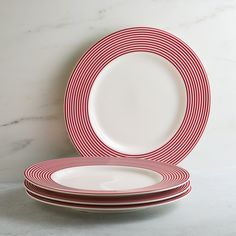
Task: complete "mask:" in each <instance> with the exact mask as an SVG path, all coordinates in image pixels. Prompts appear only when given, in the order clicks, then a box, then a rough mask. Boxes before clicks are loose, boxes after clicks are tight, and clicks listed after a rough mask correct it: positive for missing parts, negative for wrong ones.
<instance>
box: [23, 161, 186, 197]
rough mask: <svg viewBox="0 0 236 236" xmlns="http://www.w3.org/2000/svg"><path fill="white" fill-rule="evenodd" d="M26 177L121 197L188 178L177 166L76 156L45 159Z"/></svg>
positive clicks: (47, 185) (48, 185)
mask: <svg viewBox="0 0 236 236" xmlns="http://www.w3.org/2000/svg"><path fill="white" fill-rule="evenodd" d="M24 175H25V179H26V180H27V181H29V182H30V183H32V184H34V185H36V186H38V187H40V188H43V189H47V190H53V191H57V192H63V193H70V194H77V195H93V196H122V195H137V194H147V193H155V192H161V191H165V190H170V189H174V188H177V187H179V186H181V185H183V184H185V183H187V182H188V181H189V173H188V172H187V171H186V170H184V169H182V168H180V167H177V166H174V165H170V164H165V163H160V162H154V161H150V160H141V159H140V160H139V159H138V160H137V159H134V158H125V159H124V158H112V157H110V158H109V157H98V158H96V157H92V158H89V157H79V158H78V157H75V158H73V157H72V158H63V159H55V160H48V161H43V162H40V163H37V164H34V165H32V166H30V167H29V168H27V169H26V170H25V172H24Z"/></svg>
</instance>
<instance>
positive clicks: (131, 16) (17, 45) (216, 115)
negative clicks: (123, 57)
mask: <svg viewBox="0 0 236 236" xmlns="http://www.w3.org/2000/svg"><path fill="white" fill-rule="evenodd" d="M235 22H236V1H234V0H232V1H231V0H226V1H215V0H207V1H194V0H180V1H174V0H170V1H162V0H140V1H139V0H126V1H124V0H100V1H92V0H87V1H83V0H70V1H55V0H53V1H45V0H44V1H31V0H22V1H13V0H11V1H7V0H5V1H4V0H1V1H0V182H15V181H21V180H22V172H23V170H24V168H25V167H26V166H28V165H30V164H32V163H34V162H37V161H41V160H46V159H51V158H55V157H62V156H65V155H66V156H69V155H72V154H73V153H75V150H74V148H73V146H72V144H71V143H70V141H69V139H68V137H67V134H66V130H65V126H64V121H63V96H64V90H65V86H66V83H67V80H68V77H69V75H70V72H71V70H72V69H73V67H74V65H75V63H76V61H77V60H78V59H79V57H80V56H81V55H82V53H83V52H84V51H85V50H86V49H87V48H88V47H89V46H91V45H92V44H93V43H95V42H96V41H97V40H98V39H100V38H101V37H102V36H104V35H106V34H108V33H111V32H113V31H115V30H118V29H121V28H125V27H131V26H152V27H157V28H161V29H165V30H167V31H170V32H171V33H173V34H175V35H177V36H178V37H180V38H182V39H183V40H184V41H185V42H186V43H188V44H189V45H190V46H191V47H192V48H193V49H194V50H195V52H196V53H197V54H198V55H199V57H200V58H201V60H202V62H203V63H204V65H205V68H206V70H207V72H208V75H209V80H210V85H211V89H212V109H211V116H210V120H209V123H208V126H207V129H206V131H205V133H204V135H203V137H202V139H201V141H200V142H199V144H198V145H197V147H196V148H195V149H194V150H193V152H192V153H191V154H190V155H189V157H188V158H187V159H186V160H185V161H184V162H183V163H182V166H184V167H186V168H188V169H189V170H190V172H191V170H194V169H199V168H203V169H207V168H211V169H215V170H216V171H217V170H219V169H220V168H222V166H225V167H226V168H228V167H230V166H232V165H236V161H235V157H234V156H235V153H234V150H235V143H236V135H235V134H236V109H235V108H234V101H235V98H236V95H235V94H236V93H235V91H236V79H235V66H236V43H235V42H236V30H235V26H234V23H235Z"/></svg>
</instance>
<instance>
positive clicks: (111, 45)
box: [64, 27, 210, 164]
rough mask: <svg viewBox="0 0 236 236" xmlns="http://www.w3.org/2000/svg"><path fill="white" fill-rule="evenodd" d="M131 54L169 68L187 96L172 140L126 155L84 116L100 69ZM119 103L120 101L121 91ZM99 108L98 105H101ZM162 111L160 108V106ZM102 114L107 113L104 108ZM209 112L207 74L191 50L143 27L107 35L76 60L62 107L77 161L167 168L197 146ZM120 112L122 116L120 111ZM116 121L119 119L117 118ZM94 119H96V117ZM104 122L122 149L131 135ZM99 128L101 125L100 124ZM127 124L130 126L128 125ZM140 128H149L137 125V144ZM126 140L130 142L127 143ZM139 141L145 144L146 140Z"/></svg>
mask: <svg viewBox="0 0 236 236" xmlns="http://www.w3.org/2000/svg"><path fill="white" fill-rule="evenodd" d="M132 53H149V54H152V55H156V56H157V57H158V56H159V57H162V58H164V59H165V60H167V61H168V62H170V63H171V64H172V65H173V67H174V68H175V69H176V70H177V72H178V73H179V74H180V77H181V79H182V80H181V81H182V82H183V84H184V85H183V87H184V90H185V95H186V101H185V103H186V106H185V112H184V113H183V119H182V122H181V121H180V124H179V126H178V127H177V128H176V130H175V132H174V133H173V135H171V136H170V137H169V138H168V139H167V140H165V142H164V143H162V144H161V145H156V146H155V145H154V146H152V147H151V148H147V149H145V148H144V149H142V150H147V151H142V150H140V151H139V145H136V146H135V147H134V148H133V149H132V147H133V146H132V145H130V147H128V149H127V151H125V150H126V149H125V148H126V147H125V148H123V147H118V146H117V145H116V144H114V145H113V144H112V143H114V142H115V141H114V139H113V137H111V136H109V132H108V131H109V130H106V129H102V130H99V128H96V129H95V126H94V124H93V122H92V120H91V113H90V112H89V111H90V110H91V109H90V107H89V99H90V98H91V91H92V89H93V88H94V84H95V82H96V80H97V78H98V77H99V76H100V75H101V73H103V71H104V69H105V67H107V66H109V65H110V63H112V62H114V61H115V60H117V59H119V58H121V57H122V56H125V55H128V54H132ZM100 79H101V78H100ZM108 82H109V81H108ZM124 85H125V84H124ZM133 85H134V86H133V87H132V85H131V88H132V89H131V90H132V91H130V94H132V92H135V94H137V91H135V86H136V85H137V84H136V83H133ZM113 86H115V84H113ZM127 86H128V84H127ZM108 87H109V86H108ZM123 87H124V88H125V86H123ZM143 87H145V86H143ZM102 91H105V93H106V92H107V93H109V92H110V91H109V89H108V90H102ZM112 91H115V90H112ZM138 91H142V90H138ZM153 94H155V92H153ZM146 95H147V94H146ZM130 96H131V95H130ZM135 96H136V95H135ZM111 98H112V96H111ZM120 98H121V99H123V93H122V89H121V92H120ZM146 98H147V99H150V98H149V97H148V96H146ZM132 99H133V98H132V96H131V97H130V99H127V100H125V99H124V106H126V103H127V104H129V103H130V102H132V101H131V100H132ZM160 99H162V97H160ZM133 100H134V101H135V102H136V101H137V100H138V99H137V98H135V97H134V99H133ZM166 101H168V99H166ZM95 102H96V99H95ZM98 102H99V101H98ZM100 102H101V103H102V101H100ZM118 102H120V101H118ZM164 102H165V101H163V103H164ZM151 103H152V104H151V105H152V106H153V107H155V101H154V100H153V101H152V102H151ZM104 104H105V100H104ZM140 104H142V101H141V102H140ZM149 105H150V104H146V106H145V104H144V107H146V108H147V109H149V108H148V107H149ZM127 106H128V105H127ZM163 106H164V107H165V103H164V105H163ZM103 108H104V109H108V110H109V108H107V107H105V105H104V107H103ZM103 108H102V109H103ZM131 108H132V106H131ZM133 108H134V106H133ZM94 109H95V108H94ZM134 109H135V108H134ZM111 110H112V111H114V112H115V110H116V104H114V107H113V108H112V109H111ZM121 110H122V109H121ZM209 110H210V89H209V84H208V79H207V75H206V72H205V70H204V68H203V65H202V63H201V62H200V60H199V58H198V57H197V56H196V54H195V53H194V52H193V51H192V49H191V48H190V47H189V46H187V45H186V44H185V43H184V42H183V41H182V40H180V39H179V38H177V37H175V36H174V35H172V34H170V33H167V32H166V31H163V30H159V29H154V28H148V27H134V28H128V29H124V30H120V31H118V32H115V33H112V34H111V35H108V36H107V37H105V38H103V39H102V40H100V41H99V42H98V43H96V44H95V45H94V46H93V47H92V48H90V49H89V50H88V51H87V52H86V53H85V54H84V56H83V57H82V58H81V59H80V61H79V62H78V64H77V65H76V67H75V69H74V70H73V72H72V74H71V77H70V80H69V82H68V85H67V89H66V93H65V105H64V111H65V122H66V127H67V130H68V133H69V136H70V139H71V141H72V143H73V144H74V146H75V147H76V148H77V150H78V151H79V152H80V153H81V155H82V156H90V157H96V156H97V157H98V156H113V157H133V158H145V159H150V160H156V161H162V162H165V163H170V164H178V163H179V162H180V161H181V160H183V158H185V157H186V156H187V155H188V153H189V152H190V151H191V150H192V149H193V148H194V146H195V145H196V144H197V142H198V140H199V138H200V137H201V135H202V133H203V130H204V128H205V126H206V123H207V120H208V116H209ZM124 112H126V110H125V109H124ZM128 113H132V111H130V110H129V111H128ZM101 114H102V113H101ZM110 114H112V112H111V113H110ZM139 114H142V113H139ZM167 114H168V112H167ZM177 114H178V113H177ZM132 115H134V114H132ZM95 116H96V113H95ZM120 117H121V118H122V116H120ZM147 117H149V118H150V116H149V115H147ZM95 118H98V119H100V117H95ZM137 118H138V116H137ZM107 119H108V117H106V121H107V124H106V125H110V127H111V128H115V129H116V132H118V133H119V132H120V133H121V134H120V135H121V137H123V140H122V143H123V144H124V143H125V142H126V138H128V135H129V134H130V132H128V133H127V135H124V133H125V132H126V130H125V129H124V130H123V131H122V129H120V127H119V126H118V123H119V122H118V121H117V123H116V122H114V120H112V119H111V120H109V119H108V120H107ZM162 120H163V119H162ZM126 121H127V122H128V120H124V121H122V122H123V123H125V122H126ZM133 121H135V122H138V121H136V120H135V119H133ZM99 122H100V123H102V122H103V120H101V121H99ZM129 122H130V124H132V120H131V121H129ZM108 123H110V124H108ZM137 124H138V123H137ZM145 125H148V119H146V120H145V122H144V124H143V123H142V120H141V121H140V127H142V128H143V130H144V131H143V132H140V134H139V135H136V136H135V138H136V137H137V140H138V141H139V139H138V138H139V137H140V139H141V138H142V137H144V136H145V135H146V137H147V138H149V134H148V133H147V129H145V127H146V126H145ZM157 125H158V124H156V125H153V129H157V127H156V126H157ZM116 126H117V127H116ZM121 128H122V127H121ZM138 128H139V126H137V129H138ZM149 128H150V127H149ZM151 128H152V127H151ZM160 128H161V127H160ZM150 130H152V129H150ZM157 130H158V129H157ZM122 132H123V134H122ZM150 133H151V131H150ZM122 135H123V136H122ZM126 136H127V137H126ZM130 140H131V141H132V139H130ZM130 140H129V141H130ZM141 140H144V141H145V139H141ZM138 141H137V142H138ZM127 145H128V144H127Z"/></svg>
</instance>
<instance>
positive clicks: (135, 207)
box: [26, 187, 192, 212]
mask: <svg viewBox="0 0 236 236" xmlns="http://www.w3.org/2000/svg"><path fill="white" fill-rule="evenodd" d="M191 189H192V188H191V187H190V188H189V189H188V190H187V191H186V192H184V193H182V194H181V195H179V196H177V197H173V198H170V199H167V200H163V201H159V202H151V203H150V202H149V203H141V204H134V205H119V206H94V205H85V204H76V203H69V202H60V201H56V200H51V199H47V198H44V197H40V196H37V195H35V194H33V193H30V192H28V191H27V190H26V193H27V194H28V196H29V197H31V198H33V199H34V200H36V201H39V202H42V203H46V204H49V205H54V206H61V207H69V208H75V209H78V210H85V211H86V210H88V211H89V210H91V211H97V212H103V211H104V212H106V211H107V212H109V211H117V212H118V211H122V210H139V209H145V208H149V207H154V206H161V205H165V204H168V203H172V202H176V201H178V200H180V199H182V198H184V197H185V196H187V195H188V194H189V193H190V192H191Z"/></svg>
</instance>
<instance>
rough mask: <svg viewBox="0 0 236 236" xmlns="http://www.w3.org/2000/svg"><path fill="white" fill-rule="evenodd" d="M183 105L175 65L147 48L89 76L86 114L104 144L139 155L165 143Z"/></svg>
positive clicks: (173, 131) (178, 123)
mask: <svg viewBox="0 0 236 236" xmlns="http://www.w3.org/2000/svg"><path fill="white" fill-rule="evenodd" d="M185 109H186V90H185V86H184V83H183V80H182V78H181V76H180V74H179V72H178V71H177V69H176V68H175V67H174V66H173V65H172V64H171V63H169V62H168V61H167V60H166V59H164V58H162V57H160V56H157V55H155V54H152V53H145V52H134V53H128V54H126V55H124V56H121V57H118V58H117V59H115V60H113V61H112V62H111V63H110V64H108V65H107V66H106V67H105V68H104V69H103V70H102V71H101V73H100V74H99V75H98V77H97V79H96V80H95V82H94V84H93V86H92V89H91V93H90V97H89V117H90V121H91V125H92V127H93V129H94V131H95V133H96V134H97V136H98V137H99V138H100V139H101V140H102V141H103V142H104V143H105V144H106V145H107V146H109V147H110V148H112V149H114V150H116V151H119V152H122V153H126V154H144V153H147V152H151V151H153V150H155V149H157V148H159V147H161V146H162V145H163V144H165V143H166V142H167V141H168V140H169V139H170V138H171V137H172V136H173V135H174V134H175V132H176V131H177V129H178V128H179V126H180V124H181V121H182V119H183V117H184V113H185Z"/></svg>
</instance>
